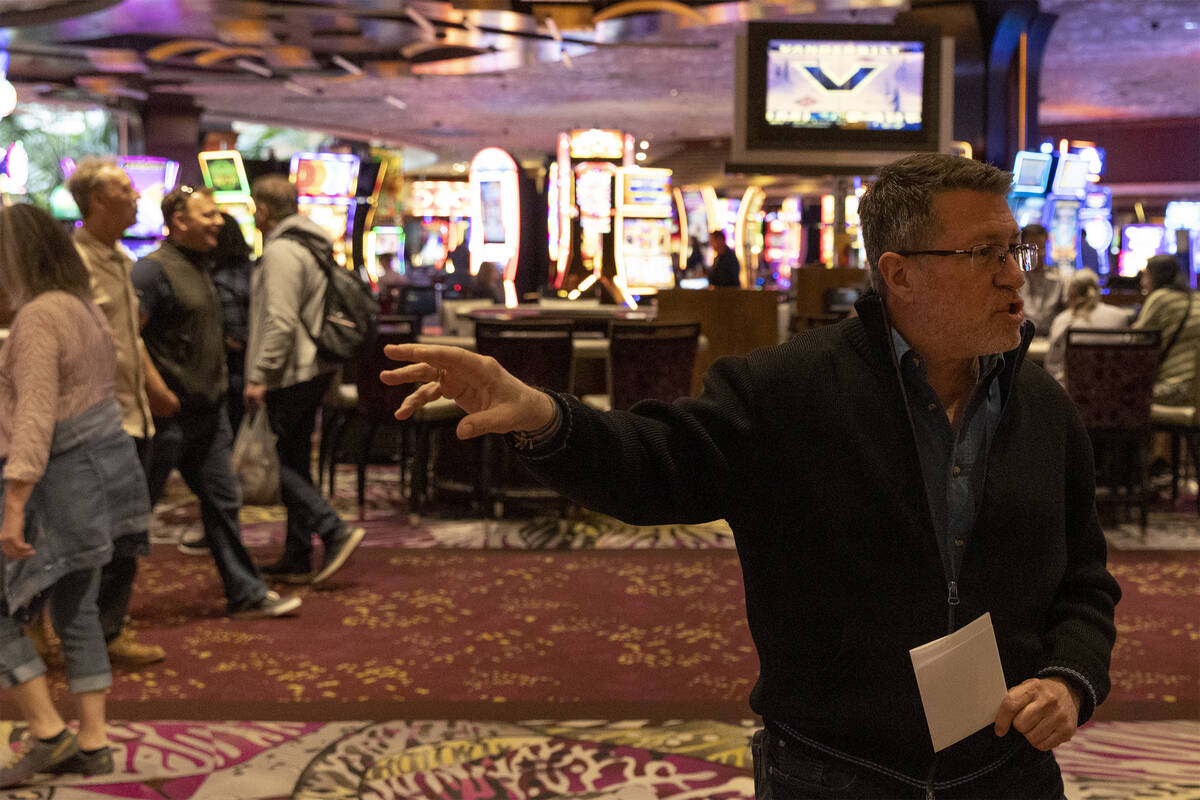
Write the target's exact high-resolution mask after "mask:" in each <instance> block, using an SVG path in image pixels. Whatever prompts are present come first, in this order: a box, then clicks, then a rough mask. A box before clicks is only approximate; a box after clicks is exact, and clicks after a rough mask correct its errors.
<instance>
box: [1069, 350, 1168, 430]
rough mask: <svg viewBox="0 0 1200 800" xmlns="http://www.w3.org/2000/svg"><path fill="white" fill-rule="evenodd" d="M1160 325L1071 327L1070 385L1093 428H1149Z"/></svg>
mask: <svg viewBox="0 0 1200 800" xmlns="http://www.w3.org/2000/svg"><path fill="white" fill-rule="evenodd" d="M1161 339H1162V333H1161V332H1160V331H1157V330H1108V329H1099V328H1070V329H1068V330H1067V349H1066V357H1065V362H1066V368H1067V387H1068V392H1069V394H1070V395H1071V399H1072V400H1074V401H1075V405H1076V407H1077V408H1078V409H1079V414H1080V416H1081V417H1082V418H1083V424H1084V425H1085V426H1086V427H1087V429H1088V430H1089V431H1094V432H1122V431H1124V432H1135V431H1142V430H1149V427H1150V401H1151V398H1152V397H1153V395H1154V380H1155V378H1156V377H1157V375H1158V362H1159V344H1160V342H1161Z"/></svg>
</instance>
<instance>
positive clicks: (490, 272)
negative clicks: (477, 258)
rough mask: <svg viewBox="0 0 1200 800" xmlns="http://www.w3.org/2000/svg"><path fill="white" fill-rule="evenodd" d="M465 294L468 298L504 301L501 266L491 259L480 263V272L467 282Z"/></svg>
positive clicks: (494, 301)
mask: <svg viewBox="0 0 1200 800" xmlns="http://www.w3.org/2000/svg"><path fill="white" fill-rule="evenodd" d="M463 296H464V297H465V298H467V299H468V300H491V301H492V302H493V303H503V302H504V281H503V279H502V278H501V276H500V267H499V266H498V265H497V264H495V263H494V262H491V261H485V262H483V263H482V264H480V265H479V272H477V273H475V275H474V277H472V278H471V282H470V283H468V284H467V288H466V290H465V291H464V292H463Z"/></svg>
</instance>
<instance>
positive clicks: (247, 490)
mask: <svg viewBox="0 0 1200 800" xmlns="http://www.w3.org/2000/svg"><path fill="white" fill-rule="evenodd" d="M233 473H234V474H235V475H237V477H238V481H239V482H240V483H241V484H242V503H244V504H245V505H250V506H271V505H275V504H277V503H278V502H279V454H278V453H276V452H275V434H274V433H273V432H272V431H271V424H270V422H269V421H268V420H267V412H266V411H265V410H259V411H255V412H251V413H248V414H246V415H245V416H244V417H242V424H241V427H239V428H238V432H237V438H235V439H234V440H233Z"/></svg>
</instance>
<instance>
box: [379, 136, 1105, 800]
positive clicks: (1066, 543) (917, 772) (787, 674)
mask: <svg viewBox="0 0 1200 800" xmlns="http://www.w3.org/2000/svg"><path fill="white" fill-rule="evenodd" d="M1011 179H1012V176H1011V175H1010V174H1009V173H1007V172H1003V171H1001V170H998V169H996V168H994V167H991V166H988V165H986V164H981V163H979V162H976V161H972V160H970V159H963V158H959V157H955V156H947V155H939V154H924V155H917V156H911V157H908V158H904V159H901V160H900V161H897V162H895V163H893V164H890V165H888V166H886V167H884V168H883V169H882V170H881V171H880V173H879V177H878V179H877V180H876V182H875V183H874V184H873V185H872V187H871V188H870V190H869V191H868V192H867V193H866V195H864V197H863V199H862V202H861V204H860V209H859V213H860V217H861V220H862V226H863V236H864V241H865V244H866V249H867V257H868V261H869V263H870V265H871V269H872V280H873V283H874V286H875V291H874V292H870V293H868V294H867V295H866V296H865V297H864V298H863V299H862V300H860V301H859V303H858V304H857V306H856V308H857V311H858V314H857V316H856V317H854V318H851V319H848V320H846V321H844V322H842V323H840V324H838V325H836V326H828V327H825V328H819V329H815V330H812V331H809V332H807V333H806V334H804V335H802V336H800V337H798V338H797V339H795V340H793V341H791V342H788V343H786V344H783V345H780V346H778V347H773V348H767V349H763V350H758V351H755V352H752V353H750V354H749V355H747V356H742V357H732V358H726V359H722V360H720V361H718V362H717V363H716V364H715V365H714V366H713V368H712V370H711V371H710V372H709V374H708V375H707V376H706V378H705V387H704V392H703V393H702V395H701V396H700V397H699V398H695V399H692V398H685V399H681V400H678V401H676V402H675V403H671V404H667V403H660V402H654V401H647V402H643V403H641V404H639V405H638V406H636V407H635V408H634V409H632V410H631V411H629V412H610V413H599V412H595V411H592V410H589V409H588V408H587V407H585V406H583V405H582V404H581V403H579V402H578V401H577V400H576V399H575V398H572V397H569V396H565V395H559V394H555V393H549V392H543V391H540V390H537V389H533V388H531V387H528V386H526V385H524V384H522V383H520V382H519V381H517V380H516V379H514V378H513V377H512V376H511V375H509V374H508V373H507V372H505V371H504V370H503V369H502V368H501V367H500V366H499V365H498V364H497V363H496V362H495V361H492V360H490V359H485V358H482V357H480V356H477V355H474V354H472V353H469V352H467V351H464V350H457V349H453V348H436V347H428V346H421V345H405V346H395V347H392V348H390V349H389V351H388V355H389V356H390V357H392V358H394V359H396V360H398V361H411V362H415V363H413V364H412V365H410V366H405V367H401V368H399V369H396V370H392V371H390V372H387V373H384V380H385V382H386V383H389V384H396V383H401V382H406V381H423V382H425V383H424V384H423V385H422V386H420V387H419V388H418V389H417V390H416V391H415V392H414V393H413V394H412V395H410V397H409V398H408V399H407V400H406V401H405V403H404V405H403V406H402V407H401V408H400V409H399V410H398V411H397V416H398V417H400V418H404V417H407V416H409V415H410V414H411V413H412V412H413V411H414V410H415V409H416V408H418V407H419V406H420V405H422V404H423V403H426V402H429V401H431V400H433V399H435V398H437V397H449V398H452V399H454V400H455V401H456V402H457V403H458V404H459V405H461V406H462V407H463V408H464V410H466V411H467V412H468V413H467V416H466V417H465V418H464V419H463V420H462V421H461V422H460V423H459V426H458V435H459V436H460V437H462V438H467V437H471V436H478V435H481V434H484V433H508V434H509V437H508V438H509V442H510V444H511V446H513V447H515V448H517V449H518V450H519V451H521V452H522V454H523V455H524V457H525V460H526V462H527V463H528V464H529V465H530V466H531V467H532V468H533V469H534V470H535V471H536V472H537V473H538V474H539V476H541V478H542V479H543V480H544V481H545V482H546V483H547V484H549V485H551V486H553V487H555V488H557V489H558V490H560V491H562V492H563V493H564V494H566V495H567V496H568V497H570V498H571V499H572V500H573V501H575V502H577V503H579V504H580V505H583V506H586V507H589V508H594V509H597V510H599V511H603V512H605V513H608V514H612V515H614V516H616V517H619V518H621V519H623V520H626V521H628V522H632V523H637V524H650V523H663V522H699V521H701V520H711V519H716V518H724V519H726V520H728V521H729V524H730V526H731V528H732V529H733V532H734V536H735V538H736V541H737V547H738V554H739V557H740V558H741V562H742V570H743V576H744V579H745V587H746V609H747V617H748V621H749V626H750V632H751V635H752V636H753V638H754V641H755V645H756V647H757V650H758V656H759V662H760V674H759V679H758V683H757V685H756V686H755V688H754V690H753V692H752V693H751V696H750V704H751V707H752V708H753V709H754V711H755V712H757V713H758V714H760V715H761V716H762V718H763V721H764V731H763V732H760V733H759V735H758V736H756V741H755V748H754V749H755V773H756V774H755V783H756V793H757V796H758V797H759V798H846V797H871V798H884V797H886V798H893V797H913V798H919V797H926V798H928V797H937V798H943V797H971V798H1016V797H1019V798H1055V799H1056V800H1057V799H1058V798H1062V797H1063V783H1062V778H1061V775H1060V773H1059V769H1058V765H1057V764H1056V762H1055V760H1054V757H1053V754H1052V752H1051V751H1052V749H1053V748H1054V747H1056V746H1057V745H1059V744H1062V743H1063V742H1065V741H1067V740H1068V739H1070V738H1071V736H1072V735H1073V734H1074V732H1075V729H1076V726H1077V725H1078V724H1081V723H1083V722H1085V721H1087V719H1088V718H1090V716H1091V715H1092V713H1093V711H1094V710H1095V707H1096V705H1097V704H1099V703H1100V702H1101V701H1102V700H1103V699H1104V697H1105V696H1106V695H1107V693H1108V690H1109V678H1108V666H1109V657H1110V654H1111V651H1112V646H1113V642H1114V639H1115V627H1114V625H1113V609H1114V606H1115V604H1116V602H1117V600H1118V599H1119V597H1120V589H1119V587H1118V586H1117V584H1116V581H1115V580H1113V578H1112V576H1111V575H1110V574H1109V573H1108V571H1107V570H1106V568H1105V558H1106V551H1105V543H1104V537H1103V534H1102V533H1101V530H1100V527H1099V524H1098V521H1097V518H1096V513H1095V504H1094V491H1095V486H1094V478H1093V471H1092V451H1091V447H1090V444H1089V441H1088V437H1087V433H1086V431H1085V430H1084V428H1083V426H1082V424H1081V422H1080V420H1079V417H1078V415H1077V413H1076V412H1075V409H1074V406H1073V405H1072V404H1071V401H1070V399H1069V398H1068V397H1067V396H1066V395H1065V394H1064V393H1063V391H1062V389H1061V388H1060V387H1059V385H1058V384H1057V382H1056V381H1054V380H1053V379H1052V378H1050V376H1048V375H1047V374H1046V373H1045V372H1043V371H1042V370H1041V369H1040V368H1038V367H1036V366H1029V365H1025V364H1023V361H1024V356H1025V351H1026V348H1027V347H1028V343H1029V340H1030V338H1031V337H1032V326H1031V325H1030V324H1028V323H1025V321H1024V314H1023V304H1022V302H1021V299H1020V292H1019V290H1020V288H1021V286H1022V284H1023V272H1024V271H1025V270H1028V269H1029V268H1030V267H1031V266H1032V264H1033V262H1034V257H1035V254H1034V253H1032V252H1031V250H1030V248H1029V247H1028V246H1026V245H1021V244H1019V241H1020V238H1019V233H1020V232H1019V229H1018V228H1017V225H1016V223H1015V222H1014V220H1013V217H1012V214H1011V213H1010V211H1009V209H1008V206H1007V203H1006V200H1005V198H1006V194H1007V191H1008V189H1009V186H1010V184H1011ZM762 475H784V476H787V479H788V481H789V483H790V488H791V491H790V492H788V493H786V494H784V495H782V496H781V495H780V494H778V493H776V492H773V491H772V490H771V489H769V488H768V487H767V484H768V483H769V482H767V481H763V480H761V476H762ZM985 612H989V613H990V615H991V620H992V623H993V626H994V629H995V637H996V641H997V645H998V650H999V654H1000V660H1001V665H1002V667H1003V670H1004V679H1005V685H1006V686H1007V687H1009V688H1008V692H1007V694H1006V695H1005V696H1004V698H1003V701H1002V702H1001V703H1000V707H999V709H998V711H997V712H996V716H995V720H994V724H992V725H989V726H987V727H985V728H984V729H983V730H980V731H977V732H976V733H974V734H972V735H970V736H967V737H966V738H965V739H962V740H961V741H958V742H957V743H955V744H953V745H950V746H949V747H945V748H944V749H941V750H940V751H938V752H935V751H934V748H933V745H932V743H931V740H930V734H929V731H928V728H927V725H926V719H925V715H924V711H923V706H922V703H921V697H920V694H919V691H918V687H917V681H916V678H915V675H914V671H913V667H912V663H911V661H910V658H909V653H908V651H909V650H910V649H911V648H914V647H917V646H919V645H922V644H925V643H927V642H929V641H932V640H934V639H937V638H939V637H941V636H944V635H946V634H947V633H949V632H952V631H954V630H956V629H958V628H959V627H961V626H962V625H965V624H966V623H968V622H970V621H972V620H974V619H976V618H977V617H980V616H981V615H983V614H984V613H985ZM973 679H974V678H973V676H970V675H964V676H962V680H963V681H964V682H968V681H972V680H973Z"/></svg>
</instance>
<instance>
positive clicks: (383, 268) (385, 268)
mask: <svg viewBox="0 0 1200 800" xmlns="http://www.w3.org/2000/svg"><path fill="white" fill-rule="evenodd" d="M375 263H377V264H378V265H379V281H378V283H377V284H376V286H377V291H376V294H377V295H378V297H379V313H381V314H399V313H400V309H401V308H402V307H403V305H404V289H405V287H407V286H408V281H406V280H404V276H403V275H401V274H400V273H399V272H397V271H396V255H395V254H394V253H380V254H379V255H377V256H376V257H375Z"/></svg>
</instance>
